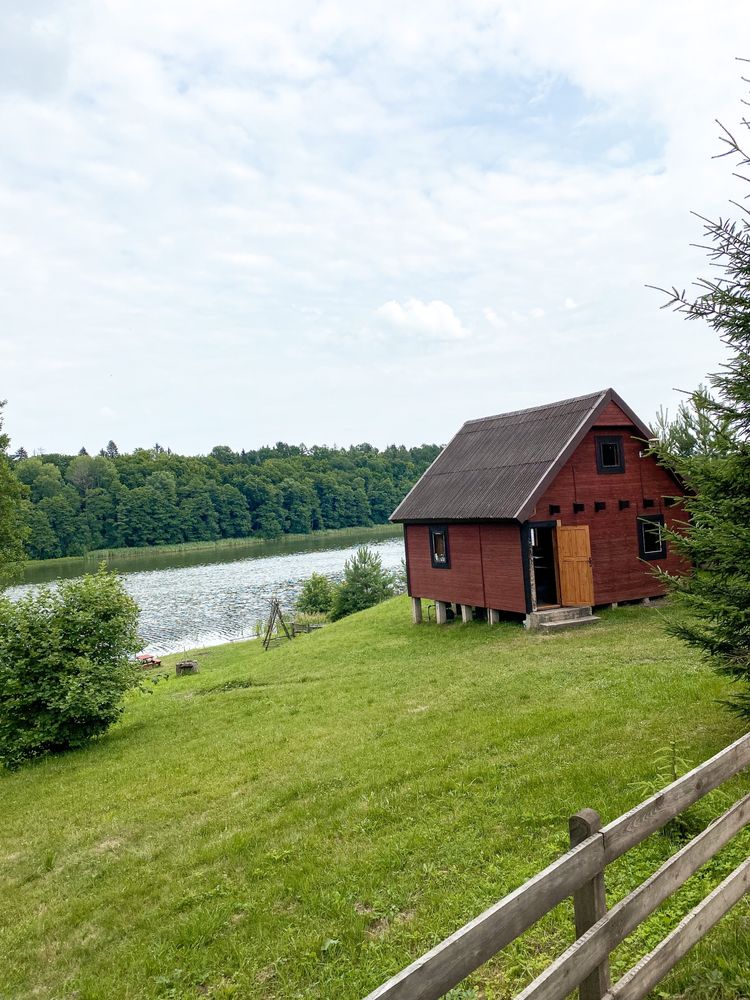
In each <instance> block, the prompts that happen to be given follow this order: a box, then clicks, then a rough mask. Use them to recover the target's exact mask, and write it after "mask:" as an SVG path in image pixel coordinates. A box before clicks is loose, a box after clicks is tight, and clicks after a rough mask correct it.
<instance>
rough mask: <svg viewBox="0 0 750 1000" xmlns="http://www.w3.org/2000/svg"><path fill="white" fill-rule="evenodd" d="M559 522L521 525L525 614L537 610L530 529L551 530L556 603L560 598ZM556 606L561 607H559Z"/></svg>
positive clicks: (538, 522)
mask: <svg viewBox="0 0 750 1000" xmlns="http://www.w3.org/2000/svg"><path fill="white" fill-rule="evenodd" d="M559 523H560V522H559V521H525V522H524V523H523V524H522V525H521V562H522V567H523V589H524V596H525V598H526V613H527V614H531V613H532V612H533V611H536V609H537V603H536V582H535V580H534V567H533V564H532V552H531V529H532V528H552V529H553V530H552V554H553V562H554V566H555V588H556V590H557V597H558V602H559V598H560V567H559V565H558V561H557V526H558V524H559ZM558 606H562V605H559V603H558Z"/></svg>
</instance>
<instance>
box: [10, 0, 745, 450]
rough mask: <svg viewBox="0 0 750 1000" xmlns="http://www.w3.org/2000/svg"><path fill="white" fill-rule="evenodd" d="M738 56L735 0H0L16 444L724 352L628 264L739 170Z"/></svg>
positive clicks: (279, 432)
mask: <svg viewBox="0 0 750 1000" xmlns="http://www.w3.org/2000/svg"><path fill="white" fill-rule="evenodd" d="M743 46H744V49H743ZM742 56H745V57H748V56H750V4H748V3H747V0H722V2H719V3H716V2H715V0H712V2H710V3H709V2H707V0H660V2H654V0H625V2H623V0H618V2H613V0H576V2H575V3H573V4H570V3H561V2H560V0H502V2H497V0H495V2H490V0H461V2H460V3H454V2H447V0H445V2H441V0H433V2H429V3H427V2H421V0H411V2H410V3H403V2H398V3H396V2H390V0H373V2H372V3H368V4H358V3H352V2H351V0H348V2H339V0H334V2H328V0H324V2H314V0H309V2H306V3H301V2H287V0H276V2H274V3H273V4H269V3H265V2H264V3H257V2H254V0H241V2H240V0H211V2H210V3H209V2H208V0H203V2H194V0H149V2H146V0H95V2H83V0H82V2H77V0H70V2H66V3H62V2H54V0H24V2H23V3H19V2H18V0H0V398H5V399H7V401H8V402H7V406H6V407H5V410H4V419H5V430H6V431H8V432H9V433H10V435H11V438H12V448H13V449H14V448H17V447H19V446H21V445H22V446H24V447H25V448H26V449H27V450H28V451H29V452H30V453H31V452H37V453H43V452H47V453H49V452H60V451H61V452H74V451H78V449H79V448H81V447H82V446H83V447H86V448H87V449H88V450H89V452H92V453H95V452H96V451H98V450H99V449H100V448H101V447H102V446H104V445H105V444H106V443H107V442H108V441H109V440H114V441H115V442H116V443H117V445H118V446H119V448H120V450H121V451H123V450H131V449H133V448H134V447H150V446H152V445H153V444H154V443H156V442H159V443H160V444H162V446H164V447H171V448H172V449H173V450H174V451H178V452H182V453H189V454H198V453H205V452H207V451H209V450H210V449H211V448H212V447H213V446H214V445H217V444H226V445H229V446H231V447H233V448H236V449H240V448H254V447H258V446H260V445H262V444H268V443H274V442H276V441H287V442H293V443H300V442H304V443H306V444H307V445H312V444H324V443H325V444H338V445H349V444H352V443H359V442H364V441H368V442H370V443H372V444H374V445H377V446H384V445H386V444H388V443H405V444H407V445H412V444H419V443H422V442H437V443H442V442H445V441H447V440H448V439H449V438H450V437H451V436H452V435H453V433H455V431H456V430H457V429H458V427H459V426H460V425H461V424H462V423H463V422H464V421H465V420H467V419H471V418H475V417H480V416H485V415H488V414H492V413H499V412H503V411H506V410H513V409H519V408H522V407H526V406H534V405H538V404H540V403H544V402H550V401H553V400H556V399H563V398H567V397H570V396H575V395H580V394H584V393H589V392H593V391H596V390H598V389H601V388H606V387H608V386H613V387H614V388H615V389H616V390H617V391H618V392H619V393H620V394H621V395H622V396H623V397H624V398H625V399H626V400H627V402H628V403H629V404H630V405H631V406H632V407H633V409H635V411H636V412H637V413H639V415H640V416H641V417H643V418H644V419H645V420H646V421H647V422H649V421H651V420H652V419H653V416H654V414H655V412H656V411H657V409H658V408H659V407H660V406H667V407H668V408H669V409H670V411H671V412H673V411H674V408H675V406H676V403H677V402H678V401H679V398H680V397H679V395H678V392H677V390H690V389H692V388H694V387H695V386H696V385H698V383H700V382H701V381H702V380H703V379H705V376H706V373H708V372H713V371H716V370H717V368H718V367H719V366H720V364H721V362H722V349H721V345H720V344H719V342H718V340H717V338H716V335H715V334H714V333H713V332H712V331H711V330H710V329H709V328H708V327H706V326H705V325H703V324H702V323H697V322H690V323H686V322H685V321H684V320H683V319H682V318H681V317H679V316H675V315H673V314H671V313H670V312H668V311H665V310H663V309H661V308H660V307H661V305H662V304H663V301H664V300H663V296H660V295H659V293H657V292H655V291H653V290H651V289H649V288H648V287H647V285H658V286H661V287H664V286H672V285H676V286H678V287H680V288H681V287H684V286H688V287H689V286H690V285H691V283H692V282H693V281H694V280H695V279H696V278H698V277H699V276H700V275H702V274H705V273H706V272H707V271H708V265H707V261H706V256H705V252H704V251H701V250H700V249H697V248H696V247H694V246H692V245H691V244H693V243H695V242H700V239H701V235H702V233H701V227H700V223H699V222H698V220H697V219H696V218H695V217H694V216H693V215H691V212H699V213H700V214H702V215H704V216H708V217H715V216H717V215H720V214H721V215H724V214H726V213H727V212H731V211H732V209H731V206H730V205H729V204H728V202H729V200H730V199H732V198H741V197H742V196H743V195H744V191H743V190H742V188H741V182H740V181H738V180H736V179H734V178H733V177H732V166H731V164H730V163H729V162H728V161H727V160H726V159H715V158H712V157H713V156H714V154H716V153H718V152H719V151H720V144H719V139H718V134H719V127H718V125H717V124H716V121H715V120H716V119H719V120H720V121H721V122H722V123H723V124H725V125H726V126H727V127H730V128H732V129H733V130H734V129H736V128H738V123H739V122H740V120H741V118H742V113H743V110H746V109H743V105H742V103H741V102H742V100H743V98H748V97H750V85H749V84H748V83H745V82H743V81H742V79H741V78H742V75H743V72H744V75H745V76H748V77H750V64H745V65H743V63H741V62H738V61H737V57H742ZM739 134H741V130H739Z"/></svg>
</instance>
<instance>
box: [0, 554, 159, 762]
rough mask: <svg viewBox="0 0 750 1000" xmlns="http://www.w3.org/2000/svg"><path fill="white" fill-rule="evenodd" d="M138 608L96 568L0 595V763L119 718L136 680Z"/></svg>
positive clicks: (80, 742) (76, 742) (81, 739)
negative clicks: (14, 597)
mask: <svg viewBox="0 0 750 1000" xmlns="http://www.w3.org/2000/svg"><path fill="white" fill-rule="evenodd" d="M137 624H138V606H137V605H136V603H135V601H134V600H133V599H132V598H131V597H129V596H128V594H126V593H125V590H124V588H123V586H122V584H121V583H120V580H119V579H118V578H117V577H116V576H114V575H112V574H109V573H107V572H106V571H105V570H104V569H103V568H102V569H101V570H100V571H99V572H98V573H97V574H96V575H95V576H84V577H82V578H81V579H78V580H71V581H69V582H65V583H61V584H60V585H59V586H58V587H57V588H55V589H54V590H53V589H51V588H49V587H42V588H40V589H39V590H37V591H36V592H35V593H32V594H30V595H29V596H28V597H24V598H22V599H21V600H20V601H17V602H12V601H10V600H8V599H5V598H0V761H2V763H4V764H5V765H6V766H8V767H14V766H16V765H18V764H19V763H20V762H21V761H23V760H25V759H27V758H29V757H35V756H38V755H40V754H43V753H48V752H54V751H58V750H67V749H72V748H76V747H81V746H84V745H85V744H86V743H88V742H89V741H90V740H91V739H93V738H94V737H95V736H98V735H99V734H100V733H103V732H104V731H105V730H106V729H107V728H108V727H109V726H110V725H111V724H112V723H113V722H114V721H115V720H116V719H117V718H119V716H120V715H121V713H122V710H123V696H124V694H125V692H126V691H127V690H128V689H130V688H133V687H136V686H137V685H138V683H139V677H140V671H139V670H138V668H137V666H136V665H135V664H134V663H133V662H132V661H131V660H130V655H131V654H133V653H135V652H136V651H137V650H138V649H139V648H140V641H139V639H138V634H137Z"/></svg>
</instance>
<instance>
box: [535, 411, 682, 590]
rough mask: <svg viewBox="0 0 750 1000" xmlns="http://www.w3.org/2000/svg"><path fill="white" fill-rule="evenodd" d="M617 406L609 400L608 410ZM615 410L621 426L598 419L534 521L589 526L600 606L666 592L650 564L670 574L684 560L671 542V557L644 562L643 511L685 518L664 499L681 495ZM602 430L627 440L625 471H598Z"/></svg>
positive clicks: (669, 522) (667, 518)
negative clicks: (597, 507) (599, 504)
mask: <svg viewBox="0 0 750 1000" xmlns="http://www.w3.org/2000/svg"><path fill="white" fill-rule="evenodd" d="M612 407H614V403H612V404H610V406H609V407H608V410H609V409H611V408H612ZM615 409H616V410H617V413H618V414H620V416H619V417H618V416H617V415H616V414H614V413H611V414H609V420H610V421H612V420H613V419H614V420H616V421H617V422H618V423H619V424H620V426H619V427H618V426H617V424H612V423H610V425H609V426H608V427H607V426H606V425H604V426H602V425H601V424H599V423H598V422H597V427H596V429H595V430H592V431H590V432H589V433H588V434H587V435H586V437H585V438H584V440H583V441H582V442H581V444H580V445H579V446H578V448H576V451H575V453H574V454H573V455H572V456H571V458H570V459H569V460H568V462H567V463H566V464H565V465H564V466H563V468H562V469H561V470H560V473H559V475H558V476H557V477H556V479H555V481H554V482H553V483H552V485H551V486H550V487H549V489H548V490H547V491H546V493H545V494H544V496H543V497H542V498H541V499H540V500H539V502H538V504H537V507H536V513H535V514H534V515H533V516H532V518H531V520H540V521H542V520H560V521H562V523H563V524H587V525H588V526H589V534H590V537H591V563H592V567H593V571H594V600H595V602H596V603H597V604H608V603H609V602H611V601H627V600H635V599H637V598H639V597H651V596H655V595H657V594H661V593H663V592H664V591H663V587H662V586H660V584H659V583H658V582H657V581H656V580H655V579H654V578H653V577H652V575H651V573H650V571H649V566H657V565H658V566H661V567H662V568H663V569H666V570H667V571H669V572H678V571H679V570H680V569H682V568H683V567H682V566H681V563H680V560H679V559H678V558H677V557H676V556H675V555H674V554H673V553H672V552H671V551H670V547H669V545H668V546H667V558H666V559H660V560H649V561H648V564H644V563H643V562H642V561H641V560H640V558H639V550H638V525H637V520H636V519H637V517H638V515H639V514H643V515H646V516H648V515H650V514H663V515H664V520H665V523H666V524H667V525H672V523H673V522H674V520H675V519H677V520H680V518H684V514H682V513H681V509H680V508H679V507H676V508H672V507H669V506H667V505H666V503H665V502H664V497H669V496H674V495H675V494H679V493H680V490H679V488H678V487H677V485H676V484H675V482H674V480H673V479H672V477H671V476H669V475H668V473H667V472H666V471H665V470H664V469H662V468H661V467H660V466H659V465H658V464H657V463H656V460H655V459H653V458H640V457H639V451H640V450H641V449H642V448H643V447H644V445H643V442H641V441H638V440H635V439H634V438H633V437H632V436H631V435H632V434H634V433H635V428H630V429H629V430H628V429H625V428H624V427H622V424H623V423H624V418H623V415H622V413H621V411H620V410H619V408H617V407H615ZM601 433H619V434H621V435H622V439H623V451H624V457H625V471H624V472H622V473H611V474H605V475H602V474H601V473H599V472H597V469H596V451H595V441H594V439H595V437H596V435H597V434H601ZM644 498H648V499H651V500H653V501H654V506H653V507H644V505H643V500H644ZM596 500H599V501H604V503H606V505H607V506H606V509H605V510H602V511H599V512H598V513H595V512H594V501H596ZM620 500H629V501H630V507H629V508H627V509H625V510H620V509H619V501H620ZM574 503H582V504H585V506H586V509H585V510H584V511H583V512H582V513H579V514H574V513H573V504H574ZM550 504H556V505H558V506H559V507H560V513H559V514H550V512H549V507H550Z"/></svg>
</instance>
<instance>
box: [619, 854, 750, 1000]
mask: <svg viewBox="0 0 750 1000" xmlns="http://www.w3.org/2000/svg"><path fill="white" fill-rule="evenodd" d="M749 891H750V858H748V859H747V861H743V862H742V864H741V865H740V866H739V867H738V868H735V870H734V871H733V872H732V874H731V875H728V876H727V878H725V879H724V881H723V882H722V883H721V885H718V886H717V887H716V888H715V889H714V891H713V892H712V893H710V895H708V896H706V898H705V899H704V900H702V902H700V903H699V904H698V905H697V906H696V907H695V908H694V909H692V910H691V911H690V913H688V915H687V916H686V917H685V919H684V920H682V921H681V922H680V923H679V924H678V925H677V927H675V929H674V930H673V931H672V933H671V934H669V935H668V936H667V937H665V938H664V940H663V941H661V942H660V943H659V944H658V945H657V946H656V948H654V950H653V951H652V952H649V954H648V955H646V956H645V958H642V959H641V961H640V962H638V964H637V965H634V966H633V968H632V969H631V970H630V971H629V972H627V973H626V974H625V975H624V976H623V977H622V979H621V980H620V981H619V982H618V983H617V984H616V985H615V986H613V987H612V989H611V990H610V991H609V992H608V993H607V994H606V995H605V998H604V1000H642V998H643V997H645V996H646V994H647V993H648V992H649V991H650V990H652V989H653V988H654V986H656V985H657V983H660V982H661V981H662V979H664V977H665V976H666V974H667V973H668V972H669V970H670V969H672V968H673V967H674V966H675V965H676V964H677V963H678V962H679V960H680V959H681V958H682V957H683V956H684V955H685V954H687V952H688V951H690V949H691V948H692V947H693V945H695V944H697V943H698V941H700V940H701V938H703V937H705V936H706V934H707V933H708V931H709V930H710V929H711V928H712V927H713V926H714V925H715V924H717V923H718V922H719V921H720V920H721V918H722V917H723V916H724V915H725V914H726V913H727V912H728V911H729V910H731V908H732V907H733V906H734V905H735V903H738V902H739V901H740V899H742V897H743V896H744V895H745V894H746V893H747V892H749Z"/></svg>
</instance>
